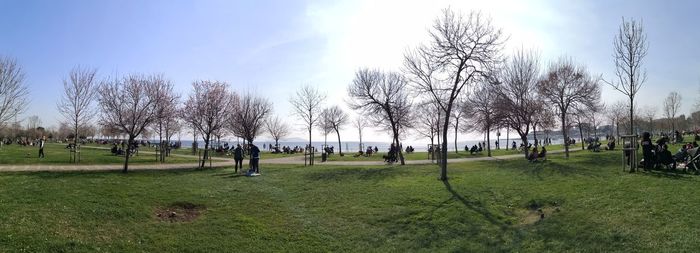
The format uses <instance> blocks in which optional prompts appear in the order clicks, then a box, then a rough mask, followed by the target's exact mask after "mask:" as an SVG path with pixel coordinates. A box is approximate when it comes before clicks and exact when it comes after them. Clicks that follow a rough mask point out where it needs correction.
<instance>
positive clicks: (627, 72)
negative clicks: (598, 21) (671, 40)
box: [608, 17, 649, 134]
mask: <svg viewBox="0 0 700 253" xmlns="http://www.w3.org/2000/svg"><path fill="white" fill-rule="evenodd" d="M613 45H614V46H615V51H614V52H613V57H614V58H615V75H616V76H617V80H616V81H612V82H608V84H610V85H611V86H612V87H613V88H615V89H616V90H618V91H619V92H621V93H622V94H624V95H625V96H627V97H628V98H629V105H628V108H627V109H629V119H634V98H635V97H636V96H637V92H639V89H640V88H641V87H642V85H643V84H644V82H645V81H646V79H647V73H646V70H643V69H642V63H643V60H644V57H645V56H646V55H647V50H648V49H649V45H648V44H647V35H646V33H645V32H644V27H643V26H642V23H641V22H637V21H636V20H634V19H632V20H625V18H624V17H623V18H622V24H621V25H620V28H619V31H618V34H617V36H615V41H614V43H613ZM629 127H630V128H629V130H630V131H629V134H634V120H630V125H629Z"/></svg>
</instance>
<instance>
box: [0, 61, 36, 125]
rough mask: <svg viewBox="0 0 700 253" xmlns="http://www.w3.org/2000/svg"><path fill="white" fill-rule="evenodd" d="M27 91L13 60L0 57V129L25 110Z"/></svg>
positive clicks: (17, 66)
mask: <svg viewBox="0 0 700 253" xmlns="http://www.w3.org/2000/svg"><path fill="white" fill-rule="evenodd" d="M28 95H29V91H28V90H27V86H26V85H25V83H24V71H23V70H22V67H21V66H19V64H17V61H16V60H15V59H12V58H9V57H3V56H0V128H3V127H5V126H6V125H7V124H8V123H9V122H10V121H11V120H15V119H16V118H17V115H19V114H21V113H22V112H24V111H25V110H26V109H27V96H28Z"/></svg>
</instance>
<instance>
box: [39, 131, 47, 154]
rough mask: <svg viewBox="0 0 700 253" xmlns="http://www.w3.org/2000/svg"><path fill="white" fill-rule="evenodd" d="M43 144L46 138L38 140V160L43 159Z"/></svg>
mask: <svg viewBox="0 0 700 253" xmlns="http://www.w3.org/2000/svg"><path fill="white" fill-rule="evenodd" d="M44 143H46V136H43V137H41V139H39V158H44Z"/></svg>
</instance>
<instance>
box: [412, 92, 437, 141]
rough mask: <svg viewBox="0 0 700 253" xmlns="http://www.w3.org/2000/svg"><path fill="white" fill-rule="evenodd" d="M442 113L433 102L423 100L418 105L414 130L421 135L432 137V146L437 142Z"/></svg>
mask: <svg viewBox="0 0 700 253" xmlns="http://www.w3.org/2000/svg"><path fill="white" fill-rule="evenodd" d="M440 122H441V119H440V113H439V109H438V108H437V106H436V105H435V104H434V103H432V102H423V103H420V104H419V105H418V113H417V114H416V120H415V124H416V125H415V128H414V131H415V132H416V133H417V134H418V135H419V136H421V137H425V138H428V139H430V146H433V145H434V144H435V137H437V136H438V132H439V128H440Z"/></svg>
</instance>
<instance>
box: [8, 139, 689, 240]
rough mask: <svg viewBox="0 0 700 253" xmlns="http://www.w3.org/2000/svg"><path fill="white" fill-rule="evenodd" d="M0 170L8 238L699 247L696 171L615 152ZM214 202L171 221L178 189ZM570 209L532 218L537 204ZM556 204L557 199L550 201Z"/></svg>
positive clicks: (186, 196)
mask: <svg viewBox="0 0 700 253" xmlns="http://www.w3.org/2000/svg"><path fill="white" fill-rule="evenodd" d="M262 173H263V176H260V177H254V178H248V177H239V176H236V175H233V174H232V170H231V169H223V170H222V169H218V170H202V171H197V170H180V171H134V172H130V173H128V174H121V173H118V172H63V173H59V172H55V173H51V172H35V173H0V185H1V186H2V187H0V251H7V252H17V251H30V252H36V251H40V252H43V251H54V252H93V251H109V252H130V251H139V252H142V251H146V252H178V251H180V252H192V251H197V252H221V251H238V252H270V251H295V252H324V251H341V252H342V251H354V252H387V251H390V252H401V251H409V252H413V251H423V252H445V251H458V252H498V251H522V252H541V251H552V252H566V251H588V252H610V251H646V252H663V251H695V249H697V248H700V240H698V239H697V236H698V234H700V219H698V215H700V209H698V208H697V206H696V203H699V202H700V195H699V194H697V193H696V191H697V189H698V187H700V178H698V176H694V175H689V174H683V173H672V172H661V171H654V172H646V173H636V174H629V173H626V172H622V171H621V168H620V153H619V151H618V152H601V153H591V152H577V153H574V155H573V157H572V158H571V159H570V160H568V161H566V160H564V159H563V158H562V157H561V156H560V155H552V156H551V157H550V160H549V161H548V162H545V163H528V162H525V161H522V160H500V161H484V162H470V163H462V164H451V165H450V169H449V176H450V180H449V183H448V184H444V183H443V182H441V181H439V180H436V178H437V176H438V170H437V168H436V167H435V166H430V165H420V166H418V165H416V166H398V165H396V166H375V167H334V166H315V167H306V168H305V167H301V166H281V165H280V166H267V165H265V166H264V167H263V168H262ZM181 201H186V202H192V203H195V204H199V205H204V206H206V207H207V210H206V211H205V212H204V213H203V215H202V216H201V217H200V218H199V219H197V220H195V221H192V222H190V223H164V222H161V221H159V220H158V219H156V217H155V215H154V210H156V209H157V208H158V207H162V206H167V205H169V204H171V203H174V202H181ZM532 205H541V206H544V208H545V209H546V210H551V208H553V207H555V206H557V207H559V208H560V211H559V212H554V213H547V216H546V218H545V219H544V220H541V221H539V222H536V223H534V224H526V223H524V221H523V220H524V215H523V214H524V213H528V212H529V209H528V208H529V206H532ZM547 208H549V209H547Z"/></svg>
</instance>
